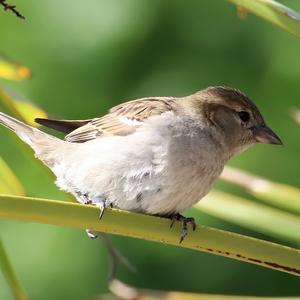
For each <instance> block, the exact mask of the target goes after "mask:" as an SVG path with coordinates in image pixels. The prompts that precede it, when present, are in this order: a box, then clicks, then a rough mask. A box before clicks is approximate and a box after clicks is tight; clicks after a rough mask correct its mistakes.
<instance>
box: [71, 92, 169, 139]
mask: <svg viewBox="0 0 300 300" xmlns="http://www.w3.org/2000/svg"><path fill="white" fill-rule="evenodd" d="M174 108H175V99H174V98H169V97H154V98H142V99H137V100H132V101H128V102H125V103H122V104H120V105H118V106H115V107H113V108H112V109H110V111H109V113H108V114H107V115H105V116H103V117H101V118H95V119H92V120H90V122H88V123H87V124H85V125H83V126H81V127H79V128H77V129H75V130H74V131H72V132H71V133H69V134H68V135H67V136H66V137H65V140H66V141H68V142H72V143H73V142H75V143H83V142H86V141H88V140H92V139H96V138H99V137H101V136H104V135H128V134H130V133H132V132H134V131H135V130H136V129H137V128H138V127H139V126H141V125H142V123H143V121H145V120H146V119H148V118H149V117H150V116H154V115H159V114H162V113H164V112H167V111H170V110H173V109H174Z"/></svg>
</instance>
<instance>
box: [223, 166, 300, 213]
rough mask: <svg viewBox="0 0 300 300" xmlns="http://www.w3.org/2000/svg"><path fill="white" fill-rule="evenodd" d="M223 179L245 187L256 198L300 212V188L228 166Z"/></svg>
mask: <svg viewBox="0 0 300 300" xmlns="http://www.w3.org/2000/svg"><path fill="white" fill-rule="evenodd" d="M221 179H222V180H224V181H227V182H230V183H233V184H236V185H238V186H240V187H242V188H245V189H246V190H247V191H248V192H249V193H250V194H252V195H253V196H255V197H256V198H258V199H260V200H262V201H264V202H265V203H268V204H271V205H273V206H276V207H280V208H283V209H285V210H288V211H290V212H293V213H297V214H300V189H298V188H296V187H293V186H290V185H287V184H282V183H278V182H272V181H270V180H268V179H266V178H263V177H259V176H255V175H253V174H250V173H248V172H245V171H242V170H239V169H236V168H232V167H228V166H226V167H225V169H224V171H223V173H222V175H221Z"/></svg>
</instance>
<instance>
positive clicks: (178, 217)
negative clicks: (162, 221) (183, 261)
mask: <svg viewBox="0 0 300 300" xmlns="http://www.w3.org/2000/svg"><path fill="white" fill-rule="evenodd" d="M176 221H179V222H181V224H182V229H181V235H180V240H179V244H181V243H182V241H183V240H184V239H185V237H186V236H187V233H188V224H191V225H192V229H193V231H195V229H196V226H197V225H196V222H195V219H194V218H190V217H188V218H187V217H184V216H182V215H181V214H175V215H173V216H171V224H170V228H172V227H173V225H174V224H175V222H176Z"/></svg>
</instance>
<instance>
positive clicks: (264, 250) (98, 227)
mask: <svg viewBox="0 0 300 300" xmlns="http://www.w3.org/2000/svg"><path fill="white" fill-rule="evenodd" d="M0 218H5V219H14V220H22V221H30V222H38V223H45V224H56V225H61V226H71V227H77V228H90V229H91V230H94V231H101V232H107V233H112V234H118V235H123V236H131V237H135V238H139V239H145V240H150V241H156V242H161V243H167V244H171V245H175V246H178V247H185V248H190V249H194V250H197V251H204V252H209V253H212V254H216V255H222V256H225V257H228V258H233V259H236V260H241V261H245V262H248V263H252V264H256V265H260V266H263V267H265V268H271V269H275V270H278V271H281V272H286V273H290V274H293V275H296V276H300V250H298V249H294V248H290V247H286V246H282V245H279V244H275V243H270V242H267V241H263V240H259V239H255V238H251V237H247V236H243V235H239V234H235V233H232V232H228V231H223V230H219V229H215V228H209V227H206V226H201V225H198V227H197V229H196V230H195V231H191V230H190V231H189V234H188V236H187V237H186V239H185V240H184V241H183V243H181V244H179V237H180V233H181V228H182V227H181V224H180V223H179V222H176V224H175V225H174V227H173V228H172V229H170V220H168V219H165V218H159V217H154V216H147V215H142V214H136V213H132V212H127V211H119V210H115V209H106V211H105V214H104V216H103V218H102V219H101V220H99V210H98V208H97V207H95V206H89V205H81V204H76V203H70V202H64V201H54V200H46V199H38V198H27V197H17V196H5V195H2V196H1V195H0Z"/></svg>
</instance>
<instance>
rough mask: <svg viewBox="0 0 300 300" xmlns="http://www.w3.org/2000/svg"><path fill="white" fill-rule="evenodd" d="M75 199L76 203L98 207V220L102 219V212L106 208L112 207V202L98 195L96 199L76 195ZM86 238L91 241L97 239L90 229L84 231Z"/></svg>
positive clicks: (79, 194) (85, 195)
mask: <svg viewBox="0 0 300 300" xmlns="http://www.w3.org/2000/svg"><path fill="white" fill-rule="evenodd" d="M76 199H77V201H78V202H80V203H82V204H85V205H95V206H97V207H99V219H101V218H102V216H103V213H104V210H105V208H106V207H108V206H110V207H112V202H111V201H107V199H106V198H105V197H104V196H103V195H99V196H96V197H89V196H88V195H87V194H81V193H76ZM85 231H86V233H87V235H88V237H89V238H91V239H95V238H97V234H95V233H94V232H93V231H92V230H91V229H86V230H85Z"/></svg>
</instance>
